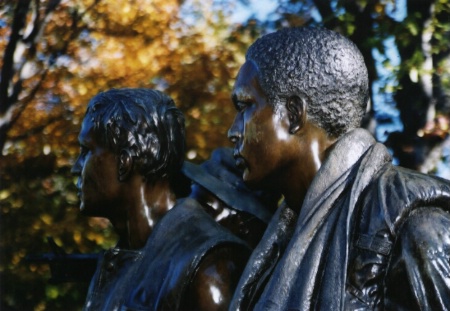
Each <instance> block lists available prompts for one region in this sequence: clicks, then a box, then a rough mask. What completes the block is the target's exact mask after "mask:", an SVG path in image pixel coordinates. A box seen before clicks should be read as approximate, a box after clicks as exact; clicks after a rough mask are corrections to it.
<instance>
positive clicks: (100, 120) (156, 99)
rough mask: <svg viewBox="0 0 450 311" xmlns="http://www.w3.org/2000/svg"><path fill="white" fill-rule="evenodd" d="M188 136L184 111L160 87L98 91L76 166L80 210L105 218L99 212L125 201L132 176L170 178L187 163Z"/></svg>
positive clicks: (85, 122) (149, 179)
mask: <svg viewBox="0 0 450 311" xmlns="http://www.w3.org/2000/svg"><path fill="white" fill-rule="evenodd" d="M184 134H185V129H184V117H183V115H182V113H181V112H180V111H179V110H178V109H177V108H176V107H175V105H174V102H173V100H172V99H171V98H170V97H168V96H166V95H164V94H163V93H161V92H159V91H156V90H150V89H112V90H109V91H106V92H102V93H99V94H98V95H96V96H95V97H94V98H92V100H91V101H90V102H89V104H88V107H87V111H86V115H85V117H84V120H83V123H82V127H81V132H80V135H79V141H80V145H81V153H80V156H79V158H78V160H77V162H76V163H75V165H74V167H73V169H72V171H73V172H74V173H75V174H78V175H79V176H80V178H79V181H78V187H79V189H80V195H81V209H82V210H83V209H86V210H88V208H89V207H88V206H90V207H91V210H92V211H93V212H92V213H90V212H88V211H86V213H87V214H89V215H95V216H105V215H104V213H102V212H100V211H101V210H102V209H103V211H104V210H107V209H110V208H108V207H107V206H106V205H109V206H113V205H118V204H121V203H123V202H120V201H121V200H124V199H125V197H126V193H124V192H125V191H126V190H125V189H124V187H123V184H125V183H126V182H127V181H128V180H129V178H130V177H131V176H136V175H137V176H139V177H140V180H143V181H144V182H146V183H155V182H157V181H159V180H161V179H165V178H166V179H168V180H170V179H171V178H172V177H173V176H174V174H176V173H178V172H179V171H180V169H181V166H182V164H183V159H184V151H185V138H184ZM122 189H123V190H122ZM102 205H105V206H103V207H102ZM94 210H95V211H98V212H95V211H94ZM106 217H107V215H106Z"/></svg>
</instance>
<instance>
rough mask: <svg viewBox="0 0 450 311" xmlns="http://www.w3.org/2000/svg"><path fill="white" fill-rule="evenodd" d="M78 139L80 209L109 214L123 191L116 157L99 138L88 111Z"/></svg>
mask: <svg viewBox="0 0 450 311" xmlns="http://www.w3.org/2000/svg"><path fill="white" fill-rule="evenodd" d="M78 140H79V143H80V146H81V151H80V155H79V156H78V159H77V161H76V162H75V164H74V166H73V168H72V172H73V173H74V174H76V175H78V183H77V188H78V191H79V194H78V195H79V197H80V201H81V203H80V210H81V211H82V212H83V213H84V214H86V215H88V216H97V217H109V216H110V215H111V213H114V211H116V206H118V204H120V201H121V193H122V192H123V191H121V189H122V185H121V183H120V182H119V180H118V160H117V157H116V155H115V154H114V153H113V152H111V151H109V150H108V149H107V148H105V147H104V146H102V145H101V144H100V143H99V142H98V139H97V138H96V136H95V133H94V131H93V123H92V122H91V121H90V117H89V116H88V115H87V116H86V117H85V118H84V120H83V124H82V126H81V131H80V135H79V136H78Z"/></svg>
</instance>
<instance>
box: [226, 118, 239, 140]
mask: <svg viewBox="0 0 450 311" xmlns="http://www.w3.org/2000/svg"><path fill="white" fill-rule="evenodd" d="M239 138H241V134H240V132H239V130H238V126H237V125H236V120H235V121H234V122H233V124H232V125H231V127H230V129H229V130H228V139H229V140H231V142H232V143H234V144H235V143H237V142H238V141H239Z"/></svg>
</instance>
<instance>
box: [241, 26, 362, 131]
mask: <svg viewBox="0 0 450 311" xmlns="http://www.w3.org/2000/svg"><path fill="white" fill-rule="evenodd" d="M246 59H247V60H251V61H253V62H254V63H255V64H256V65H257V67H258V69H259V72H258V79H259V82H260V85H261V87H262V89H263V90H264V92H265V95H266V96H267V97H268V99H269V102H270V103H272V105H274V106H276V105H278V104H280V103H281V102H282V100H283V98H285V97H289V96H299V97H302V98H304V99H305V100H306V102H307V115H308V118H309V120H311V121H312V122H313V123H315V124H317V125H318V126H319V127H321V128H323V129H324V130H326V132H327V133H328V134H329V135H332V136H335V137H339V136H341V135H342V134H343V133H345V132H347V131H348V130H350V129H352V128H356V127H360V125H361V120H362V117H363V116H364V114H365V111H366V107H367V103H368V101H369V80H368V74H367V68H366V65H365V63H364V59H363V57H362V55H361V53H360V51H359V50H358V48H357V47H356V45H355V44H354V43H353V42H351V41H350V40H348V39H347V38H345V37H344V36H342V35H340V34H338V33H336V32H333V31H330V30H327V29H324V28H310V27H304V28H285V29H282V30H280V31H277V32H274V33H271V34H268V35H265V36H263V37H261V38H260V39H258V40H257V41H256V42H255V43H253V45H251V46H250V48H249V49H248V51H247V54H246Z"/></svg>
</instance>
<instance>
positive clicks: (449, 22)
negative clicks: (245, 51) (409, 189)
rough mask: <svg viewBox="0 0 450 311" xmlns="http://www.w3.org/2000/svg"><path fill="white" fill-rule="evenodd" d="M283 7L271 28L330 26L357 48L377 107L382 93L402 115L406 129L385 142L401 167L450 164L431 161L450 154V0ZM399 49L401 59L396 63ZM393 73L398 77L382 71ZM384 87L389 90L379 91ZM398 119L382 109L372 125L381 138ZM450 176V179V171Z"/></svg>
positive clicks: (337, 0) (282, 3) (298, 1)
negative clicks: (392, 57) (363, 62)
mask: <svg viewBox="0 0 450 311" xmlns="http://www.w3.org/2000/svg"><path fill="white" fill-rule="evenodd" d="M278 3H279V5H278V8H277V11H276V12H275V13H276V14H277V16H278V18H274V19H273V20H271V22H270V23H269V24H268V26H271V27H275V28H277V27H286V26H299V25H306V24H316V25H323V26H325V27H327V28H329V29H333V30H335V31H338V32H340V33H342V34H344V35H346V36H347V37H349V38H350V39H351V40H352V41H353V42H355V43H356V45H357V46H358V47H359V49H360V50H361V52H362V54H363V56H364V59H365V62H366V65H367V67H368V71H369V79H370V81H371V83H372V88H371V91H372V94H371V97H372V103H374V102H375V103H376V104H377V100H374V96H375V95H376V94H374V93H377V94H378V93H381V95H382V100H381V101H382V102H383V103H382V105H385V106H390V107H394V108H396V109H398V110H399V113H400V119H401V122H402V123H403V128H402V129H395V130H388V132H387V133H381V135H379V136H384V135H386V136H389V137H388V139H387V141H386V144H387V145H388V146H389V147H390V148H391V149H392V150H393V153H394V155H395V157H396V159H397V160H398V162H399V164H400V165H401V166H405V167H409V168H414V169H420V170H422V171H424V172H434V171H435V168H436V164H437V162H439V160H442V159H440V158H442V157H446V163H447V165H448V163H449V162H450V159H449V158H448V154H442V153H441V157H439V156H438V157H435V156H431V155H432V154H435V152H434V153H433V152H431V151H433V150H435V151H436V150H441V149H442V146H443V144H444V145H445V146H446V148H447V149H448V148H450V147H449V145H450V142H449V138H448V137H449V124H450V83H449V81H450V80H449V75H450V71H449V70H448V68H449V63H450V3H449V2H448V1H447V0H404V1H399V0H333V1H324V0H279V1H278ZM399 12H404V14H403V15H404V16H402V17H400V18H399V17H398V15H400V14H398V13H399ZM393 51H395V52H397V53H398V58H399V59H395V60H392V59H391V58H390V57H389V54H392V53H393ZM376 55H380V57H379V58H377V57H376ZM380 58H381V61H380ZM383 66H384V68H383ZM386 69H387V70H388V72H389V75H390V77H386V74H383V73H382V72H383V71H385V70H386ZM387 80H389V81H392V80H394V81H395V83H394V84H392V83H391V84H390V83H387V82H386V81H387ZM377 82H378V83H377ZM378 85H381V86H382V88H381V89H379V90H378V89H374V86H378ZM380 97H381V96H380ZM378 102H380V100H378ZM391 118H392V115H389V114H386V113H385V112H384V111H382V109H380V107H374V106H372V107H371V111H370V113H369V114H368V119H367V120H366V122H365V126H366V127H369V129H371V130H372V131H373V132H374V131H375V127H377V126H378V132H379V133H380V130H381V127H380V125H381V124H382V123H386V122H391V120H390V119H391ZM374 121H376V122H377V124H376V123H375V122H374ZM383 128H384V127H383ZM447 153H448V152H447ZM446 174H447V175H446V176H449V175H448V174H449V172H448V170H447V172H446Z"/></svg>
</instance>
